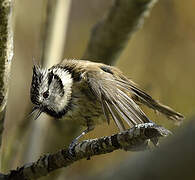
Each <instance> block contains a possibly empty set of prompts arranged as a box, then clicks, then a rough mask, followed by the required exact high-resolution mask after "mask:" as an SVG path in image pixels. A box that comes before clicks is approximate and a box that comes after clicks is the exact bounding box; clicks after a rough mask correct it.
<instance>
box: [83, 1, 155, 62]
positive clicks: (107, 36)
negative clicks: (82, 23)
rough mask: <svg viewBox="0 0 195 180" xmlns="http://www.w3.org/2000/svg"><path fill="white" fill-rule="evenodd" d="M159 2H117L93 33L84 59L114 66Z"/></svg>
mask: <svg viewBox="0 0 195 180" xmlns="http://www.w3.org/2000/svg"><path fill="white" fill-rule="evenodd" d="M156 1H157V0H115V1H114V3H113V5H112V7H111V8H110V10H109V12H108V14H107V15H106V16H105V17H104V18H103V19H102V20H101V21H100V22H99V23H97V24H96V25H95V26H94V27H93V29H92V32H91V36H90V40H89V43H88V47H87V49H86V51H85V54H84V56H83V59H89V60H93V61H96V62H104V63H106V64H113V63H114V61H115V60H116V58H117V57H118V55H119V54H120V53H121V51H122V50H123V49H124V47H125V45H126V42H127V41H128V40H129V39H130V37H131V36H132V34H133V33H134V32H135V30H137V29H139V28H140V27H141V25H142V24H143V22H144V18H145V17H146V15H148V14H149V12H150V10H151V9H152V7H153V5H154V3H155V2H156Z"/></svg>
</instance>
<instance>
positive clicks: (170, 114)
mask: <svg viewBox="0 0 195 180" xmlns="http://www.w3.org/2000/svg"><path fill="white" fill-rule="evenodd" d="M131 90H132V92H133V94H134V96H133V99H134V100H135V101H137V102H140V103H142V104H144V105H146V106H148V107H149V108H152V109H154V110H155V111H156V110H157V111H159V112H160V113H162V114H164V115H165V116H166V117H167V118H169V119H171V120H173V121H175V123H176V124H180V123H181V122H182V121H183V119H184V116H183V115H182V114H180V113H179V112H176V111H175V110H173V109H172V108H170V107H168V106H166V105H163V104H161V103H159V102H157V101H156V100H154V99H153V98H152V97H151V96H149V95H148V94H146V93H145V92H143V91H142V90H140V89H139V88H137V87H136V86H134V85H132V86H131Z"/></svg>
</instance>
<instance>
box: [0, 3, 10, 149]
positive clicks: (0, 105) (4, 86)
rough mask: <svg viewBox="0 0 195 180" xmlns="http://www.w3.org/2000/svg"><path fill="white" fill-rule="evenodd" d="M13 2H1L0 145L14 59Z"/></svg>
mask: <svg viewBox="0 0 195 180" xmlns="http://www.w3.org/2000/svg"><path fill="white" fill-rule="evenodd" d="M11 13H12V1H11V0H0V22H1V23H0V145H1V141H2V133H3V124H4V119H5V112H6V105H7V97H8V82H9V76H10V67H11V60H12V57H13V33H12V14H11Z"/></svg>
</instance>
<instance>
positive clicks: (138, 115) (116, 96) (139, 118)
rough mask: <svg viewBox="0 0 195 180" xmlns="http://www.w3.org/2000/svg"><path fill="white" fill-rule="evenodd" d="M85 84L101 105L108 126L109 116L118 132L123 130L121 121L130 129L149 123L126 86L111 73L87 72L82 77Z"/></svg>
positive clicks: (100, 71) (103, 71) (102, 71)
mask: <svg viewBox="0 0 195 180" xmlns="http://www.w3.org/2000/svg"><path fill="white" fill-rule="evenodd" d="M84 76H85V77H84V78H85V79H86V82H87V84H88V86H89V88H90V89H91V91H92V92H93V94H94V95H95V96H96V97H97V98H98V99H99V101H100V102H101V104H102V110H103V113H104V115H105V117H106V119H107V122H108V124H109V122H110V118H109V117H110V116H111V117H112V119H113V120H114V122H115V124H116V125H117V127H118V128H119V130H120V131H123V130H125V127H124V124H123V121H122V119H123V120H125V121H126V122H127V124H128V125H129V126H130V127H132V126H134V125H136V124H140V123H146V122H151V120H150V119H149V118H148V117H147V116H146V115H145V114H144V112H143V111H142V110H141V109H140V108H139V106H138V105H137V104H136V103H135V102H134V100H133V99H132V98H131V95H130V91H129V90H128V91H129V92H128V91H126V90H127V88H126V85H125V84H124V83H123V82H122V81H121V82H120V81H118V80H117V79H118V78H119V77H116V76H114V75H113V74H112V71H110V72H109V71H106V72H105V69H103V70H98V71H95V70H93V71H88V72H86V73H85V75H84Z"/></svg>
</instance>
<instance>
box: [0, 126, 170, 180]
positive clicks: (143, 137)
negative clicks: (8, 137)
mask: <svg viewBox="0 0 195 180" xmlns="http://www.w3.org/2000/svg"><path fill="white" fill-rule="evenodd" d="M168 134H170V131H168V130H166V129H165V128H163V127H161V126H158V125H156V124H152V123H145V124H140V125H137V126H135V127H133V128H131V129H129V130H127V131H124V132H121V133H118V134H114V135H112V136H107V137H102V138H99V139H90V140H85V141H82V142H80V143H77V144H76V145H75V146H74V155H71V154H70V152H69V151H68V149H67V148H64V149H61V150H60V151H58V152H57V153H54V154H47V155H44V156H42V157H40V158H39V159H38V160H37V161H36V162H32V163H29V164H26V165H24V166H22V167H20V168H17V169H16V170H12V171H10V173H9V174H7V175H1V178H2V180H3V179H6V180H12V179H14V180H17V179H20V180H24V179H25V180H30V179H37V178H40V177H42V176H46V175H47V174H49V173H50V172H52V171H54V170H56V169H59V168H62V167H67V166H69V165H71V164H72V163H74V162H76V161H78V160H81V159H85V158H87V159H90V157H92V156H94V155H101V154H106V153H110V152H112V151H115V150H118V149H123V150H133V151H135V150H136V151H138V150H144V149H148V148H149V145H148V140H149V139H153V138H159V137H164V136H167V135H168Z"/></svg>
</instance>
